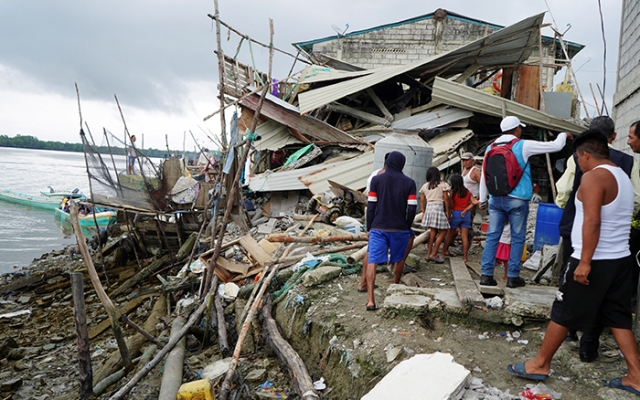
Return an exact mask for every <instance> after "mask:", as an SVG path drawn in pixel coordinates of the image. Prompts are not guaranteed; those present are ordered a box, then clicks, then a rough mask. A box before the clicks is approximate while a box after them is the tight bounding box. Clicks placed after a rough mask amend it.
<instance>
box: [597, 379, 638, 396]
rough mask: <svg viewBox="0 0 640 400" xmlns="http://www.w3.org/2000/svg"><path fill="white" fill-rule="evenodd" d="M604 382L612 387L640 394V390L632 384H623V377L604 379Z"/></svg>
mask: <svg viewBox="0 0 640 400" xmlns="http://www.w3.org/2000/svg"><path fill="white" fill-rule="evenodd" d="M603 383H604V384H605V385H606V386H608V387H610V388H614V389H620V390H626V391H627V392H631V393H633V394H635V395H637V396H640V391H638V390H635V389H634V388H632V387H631V386H625V385H623V384H622V378H616V379H611V380H610V381H603Z"/></svg>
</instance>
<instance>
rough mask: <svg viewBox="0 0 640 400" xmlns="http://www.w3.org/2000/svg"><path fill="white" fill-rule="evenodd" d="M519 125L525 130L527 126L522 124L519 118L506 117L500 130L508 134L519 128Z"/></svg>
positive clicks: (501, 123)
mask: <svg viewBox="0 0 640 400" xmlns="http://www.w3.org/2000/svg"><path fill="white" fill-rule="evenodd" d="M518 125H520V126H521V127H523V128H524V127H525V126H526V125H525V124H523V123H522V122H520V120H519V119H518V117H514V116H508V117H504V119H503V120H502V122H500V129H501V130H502V132H507V131H510V130H512V129H515V128H517V127H518Z"/></svg>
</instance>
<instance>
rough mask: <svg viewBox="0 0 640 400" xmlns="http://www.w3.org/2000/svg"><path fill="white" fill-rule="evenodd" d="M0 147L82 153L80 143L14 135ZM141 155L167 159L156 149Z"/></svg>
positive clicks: (103, 149)
mask: <svg viewBox="0 0 640 400" xmlns="http://www.w3.org/2000/svg"><path fill="white" fill-rule="evenodd" d="M0 147H14V148H20V149H35V150H57V151H71V152H76V153H82V151H83V150H82V143H66V142H65V143H63V142H54V141H48V140H47V141H45V140H40V139H38V138H37V137H35V136H23V135H16V136H15V137H9V136H7V135H0ZM97 148H98V152H100V153H101V154H109V147H107V146H97ZM111 152H112V153H113V154H114V155H123V156H124V155H126V154H127V149H125V148H122V147H111ZM143 153H144V155H145V156H147V157H157V158H164V157H168V156H169V155H168V154H167V151H166V150H156V149H144V150H143ZM178 153H179V152H178ZM188 154H189V158H193V157H194V155H193V154H192V152H188Z"/></svg>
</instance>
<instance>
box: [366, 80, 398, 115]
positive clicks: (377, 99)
mask: <svg viewBox="0 0 640 400" xmlns="http://www.w3.org/2000/svg"><path fill="white" fill-rule="evenodd" d="M367 94H368V95H369V97H371V100H373V102H374V103H376V106H378V108H379V109H380V111H382V114H384V117H385V119H387V120H388V121H393V114H391V112H389V110H388V109H387V107H386V106H385V105H384V103H383V102H382V100H380V97H378V95H377V94H376V92H374V91H373V89H371V88H368V89H367Z"/></svg>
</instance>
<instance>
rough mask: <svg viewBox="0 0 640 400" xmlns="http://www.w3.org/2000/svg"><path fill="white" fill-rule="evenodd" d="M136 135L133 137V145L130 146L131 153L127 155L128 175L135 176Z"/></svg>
mask: <svg viewBox="0 0 640 400" xmlns="http://www.w3.org/2000/svg"><path fill="white" fill-rule="evenodd" d="M135 142H136V135H131V145H130V146H129V151H128V155H127V174H129V175H135V174H136V168H135V166H136V157H137V156H136V147H135Z"/></svg>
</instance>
